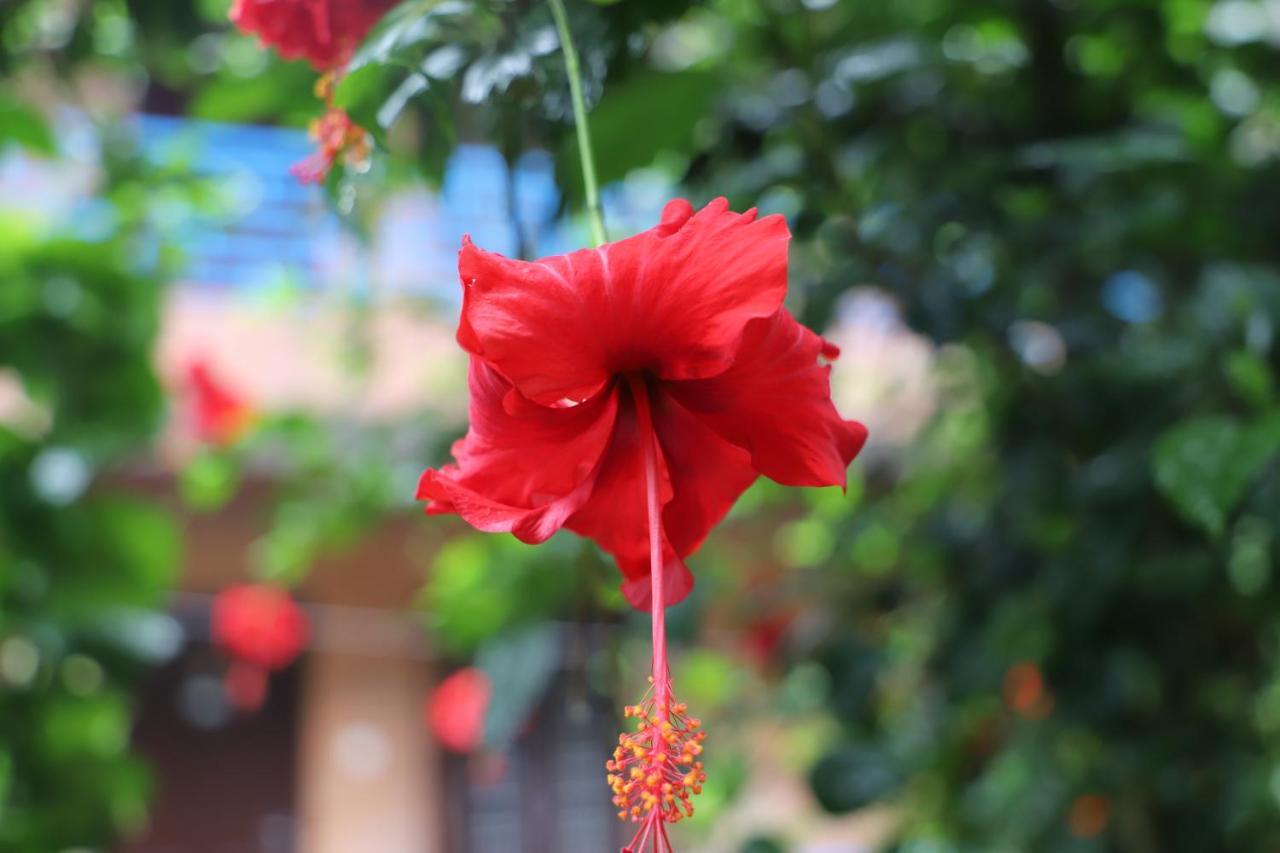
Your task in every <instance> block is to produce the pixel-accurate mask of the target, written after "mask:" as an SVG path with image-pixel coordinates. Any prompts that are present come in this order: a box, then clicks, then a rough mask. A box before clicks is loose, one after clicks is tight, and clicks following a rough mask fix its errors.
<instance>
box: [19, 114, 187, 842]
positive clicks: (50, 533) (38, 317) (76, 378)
mask: <svg viewBox="0 0 1280 853" xmlns="http://www.w3.org/2000/svg"><path fill="white" fill-rule="evenodd" d="M46 136H47V131H42V132H41V133H39V134H34V135H31V134H28V135H27V141H30V140H32V139H34V140H36V141H37V142H39V143H40V144H38V145H37V146H36V147H37V149H42V147H43V140H44V139H45V138H46ZM112 159H113V158H112V157H111V156H108V158H107V162H108V164H110V163H111V162H112ZM128 190H129V186H128V184H127V182H121V183H109V184H108V186H107V187H106V188H105V189H104V194H103V201H104V203H110V202H109V201H108V200H112V199H115V198H116V197H117V196H116V194H117V193H124V194H126V195H127V193H128ZM114 209H115V210H116V211H117V213H119V214H120V220H119V224H120V227H119V230H118V231H114V232H113V233H112V234H110V235H109V236H105V237H103V238H102V239H95V240H92V241H90V240H81V239H73V238H70V237H66V236H58V235H53V236H50V235H48V234H45V233H42V232H41V231H39V230H38V229H36V228H33V227H32V226H31V224H30V223H29V222H26V221H19V220H15V219H13V218H4V219H0V280H3V281H4V286H3V287H2V288H0V376H2V377H3V378H4V379H5V380H7V381H8V382H9V383H11V385H12V387H13V388H15V389H17V388H20V389H21V393H22V398H23V399H24V403H23V405H22V406H17V407H14V409H13V411H12V412H10V413H9V414H11V415H12V417H11V418H6V419H5V420H3V421H0V850H6V851H15V853H17V852H18V851H21V853H32V851H55V850H63V849H70V848H80V847H88V846H91V845H97V844H100V843H102V842H103V841H105V840H109V839H112V838H115V837H118V836H119V835H121V834H123V833H126V832H129V831H133V830H136V829H138V828H140V827H141V826H142V824H143V822H144V820H145V818H146V798H147V795H148V791H149V788H150V780H149V777H148V774H147V773H146V771H145V769H144V767H143V766H142V765H141V764H140V763H139V762H138V761H137V760H136V759H135V758H134V757H133V756H131V755H130V753H129V749H128V746H129V737H130V728H131V724H132V705H133V701H132V698H131V692H132V689H133V687H134V686H135V685H136V684H137V682H138V679H139V676H140V675H141V674H142V673H143V671H144V669H145V667H146V666H147V665H148V664H151V663H155V662H157V661H159V660H162V659H164V658H165V657H167V656H168V655H169V654H172V653H173V652H174V651H175V650H176V648H177V646H178V644H179V642H180V636H179V634H180V629H179V628H178V627H177V625H176V623H174V622H173V621H172V620H170V619H169V618H168V617H166V616H163V615H162V614H161V613H160V612H158V611H159V608H161V607H162V606H163V605H164V604H165V602H166V599H167V593H168V590H169V589H170V587H171V585H172V583H173V581H174V579H175V576H176V571H177V568H178V565H179V558H180V545H181V537H180V534H179V531H178V529H177V527H176V525H175V524H174V521H173V519H172V518H171V517H170V516H169V514H168V513H167V512H166V511H164V510H162V509H160V508H158V507H157V506H153V505H151V504H149V503H146V502H143V501H141V500H139V499H137V498H134V497H126V496H123V495H121V494H117V489H115V488H112V487H111V486H109V485H107V484H105V483H104V482H103V476H104V475H105V474H108V473H110V472H111V471H112V470H113V469H115V468H117V467H118V463H119V461H120V460H121V459H122V458H126V459H127V458H129V457H131V456H132V455H135V454H138V453H140V452H142V451H143V450H144V449H145V442H146V439H147V438H148V436H149V435H150V433H151V431H152V429H153V427H154V426H155V424H156V421H157V418H158V415H159V414H160V409H161V405H160V404H161V397H160V393H159V388H158V386H157V384H156V381H155V377H154V376H153V374H152V369H151V362H150V354H151V347H152V343H153V339H154V336H155V333H156V327H157V310H156V308H157V303H158V299H159V294H160V286H159V280H158V278H157V273H158V269H157V267H156V264H158V263H159V262H160V258H159V256H156V255H155V254H154V253H151V254H150V255H148V254H145V253H140V252H139V251H138V248H139V243H138V241H139V240H143V239H146V235H145V233H144V229H141V228H138V227H135V225H136V221H134V220H132V219H131V217H130V216H129V214H128V212H127V211H128V205H127V204H122V205H117V206H115V207H114Z"/></svg>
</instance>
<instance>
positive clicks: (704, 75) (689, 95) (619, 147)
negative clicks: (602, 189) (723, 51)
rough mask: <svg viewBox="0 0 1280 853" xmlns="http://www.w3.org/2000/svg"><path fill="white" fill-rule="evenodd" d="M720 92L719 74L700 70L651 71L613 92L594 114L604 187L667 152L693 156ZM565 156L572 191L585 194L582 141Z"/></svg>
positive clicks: (574, 143)
mask: <svg viewBox="0 0 1280 853" xmlns="http://www.w3.org/2000/svg"><path fill="white" fill-rule="evenodd" d="M717 89H718V80H717V78H716V76H715V75H714V74H712V73H710V72H707V71H696V70H693V71H675V72H664V71H650V72H646V73H642V74H636V75H634V76H632V77H630V78H628V79H627V80H626V82H624V83H622V84H620V85H618V86H614V87H611V88H609V89H608V90H607V91H606V92H605V97H604V98H603V99H602V100H601V102H600V103H599V105H597V106H596V108H595V109H594V110H593V111H592V113H591V136H592V144H593V146H594V147H595V150H596V155H597V163H596V166H597V169H598V177H599V180H600V183H601V184H607V183H609V182H611V181H616V180H621V179H622V178H625V177H626V176H627V174H628V173H629V172H631V171H633V170H635V169H639V168H642V167H644V166H648V165H651V164H652V163H653V161H654V158H656V157H657V156H658V155H659V154H661V153H662V152H664V151H679V152H682V153H684V152H688V151H689V150H690V149H691V148H692V145H693V139H694V131H695V129H696V128H697V125H698V122H699V121H701V120H702V118H703V117H704V116H706V115H707V114H708V112H710V110H711V104H712V102H713V100H714V98H715V94H716V91H717ZM563 156H564V163H565V168H563V169H562V171H563V173H564V175H565V176H566V178H567V179H568V180H569V181H570V182H571V185H570V188H572V189H575V190H576V191H577V192H579V193H581V180H582V179H581V175H580V174H579V170H578V166H577V163H578V147H577V139H576V137H573V136H570V138H569V139H568V142H567V145H566V147H565V150H564V153H563Z"/></svg>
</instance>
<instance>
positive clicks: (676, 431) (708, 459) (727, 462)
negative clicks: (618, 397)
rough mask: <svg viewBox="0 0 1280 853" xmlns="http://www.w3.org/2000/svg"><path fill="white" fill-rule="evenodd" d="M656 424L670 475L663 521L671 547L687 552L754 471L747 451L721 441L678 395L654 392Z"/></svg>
mask: <svg viewBox="0 0 1280 853" xmlns="http://www.w3.org/2000/svg"><path fill="white" fill-rule="evenodd" d="M653 419H654V428H655V429H656V430H657V432H658V442H659V444H660V446H661V447H662V459H663V462H664V464H665V466H666V470H667V474H668V476H669V477H670V478H671V491H672V498H671V500H670V501H669V502H668V503H667V505H666V506H665V507H663V510H662V526H663V530H664V531H665V533H666V534H667V537H668V538H669V539H670V541H671V545H672V547H673V548H674V549H675V552H676V553H677V554H679V555H680V556H688V555H689V554H692V553H693V552H694V551H696V550H697V548H698V546H699V545H701V544H702V541H703V540H704V539H706V538H707V534H708V533H710V532H711V529H712V528H713V527H715V526H716V525H717V524H719V523H720V520H721V519H723V518H724V517H725V515H726V514H727V513H728V512H729V510H730V508H732V507H733V504H734V501H736V500H737V499H738V496H739V495H741V494H742V493H743V492H744V491H746V490H747V487H748V486H750V485H751V484H752V483H753V482H755V479H756V477H757V472H756V470H755V468H754V467H753V466H752V464H751V454H749V453H747V451H745V450H743V449H742V448H741V447H738V446H737V445H735V444H731V443H730V442H728V441H725V440H724V439H723V438H722V437H721V436H720V435H719V434H718V433H716V432H715V431H714V430H712V429H711V428H710V427H708V426H707V425H706V424H705V423H703V422H702V421H701V420H700V419H699V418H698V417H697V416H695V415H693V414H692V413H691V412H689V410H688V409H686V408H685V407H684V406H683V405H682V404H681V403H680V402H679V401H677V400H675V399H674V398H672V397H671V396H670V395H668V394H665V393H663V392H662V391H659V392H658V393H656V394H654V395H653Z"/></svg>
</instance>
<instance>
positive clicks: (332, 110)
mask: <svg viewBox="0 0 1280 853" xmlns="http://www.w3.org/2000/svg"><path fill="white" fill-rule="evenodd" d="M330 88H331V81H330V80H329V79H328V78H322V79H321V80H320V83H319V85H318V86H317V91H318V92H319V93H320V94H321V96H322V97H324V98H325V100H326V102H328V101H329V100H330V98H331V97H332V95H330V94H325V93H326V92H327V90H328V89H330ZM310 133H311V138H312V139H314V140H315V141H316V145H317V146H318V147H317V148H316V150H315V152H314V153H313V154H312V155H311V156H310V157H308V158H307V159H305V160H303V161H302V162H300V163H295V164H294V165H293V166H292V168H290V169H289V171H290V172H291V173H292V174H293V175H294V176H295V177H296V178H297V179H298V180H299V181H301V182H302V183H304V184H319V183H322V182H323V181H324V179H325V177H326V176H327V175H328V174H329V170H330V169H332V168H333V164H334V163H336V162H338V161H339V160H343V161H344V162H346V163H349V164H353V165H355V164H359V163H362V162H364V161H365V160H366V159H368V157H369V134H368V133H367V132H365V129H364V128H363V127H361V126H360V125H358V124H356V123H355V122H353V121H352V120H351V117H350V116H348V115H347V113H346V111H345V110H340V109H338V108H337V107H335V106H332V105H330V107H329V109H328V110H326V111H325V114H324V115H322V116H321V117H320V118H318V119H316V120H315V121H313V122H311V130H310Z"/></svg>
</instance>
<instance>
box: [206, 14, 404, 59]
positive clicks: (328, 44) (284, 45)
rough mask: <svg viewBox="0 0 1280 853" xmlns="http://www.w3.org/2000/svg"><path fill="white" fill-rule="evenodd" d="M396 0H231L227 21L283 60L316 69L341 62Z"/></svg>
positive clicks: (348, 56) (349, 55) (348, 57)
mask: <svg viewBox="0 0 1280 853" xmlns="http://www.w3.org/2000/svg"><path fill="white" fill-rule="evenodd" d="M393 5H395V0H235V2H234V3H233V4H232V6H231V21H232V23H234V24H235V25H236V26H237V27H239V28H240V29H241V30H244V31H245V32H247V33H251V34H254V35H257V36H258V38H260V39H261V40H262V43H263V44H264V45H266V46H268V47H272V48H275V49H276V51H277V52H279V54H280V55H281V56H283V57H284V58H285V59H306V60H307V61H308V62H310V63H311V64H312V65H313V66H314V67H315V68H316V70H317V71H327V70H330V69H333V68H335V67H337V66H339V65H342V64H344V63H345V62H346V61H347V60H348V59H350V57H351V52H352V51H353V50H354V49H355V46H356V45H357V44H359V43H360V41H361V40H362V39H363V38H364V37H365V36H366V35H367V34H368V32H369V30H370V29H372V27H373V25H374V24H375V23H377V22H378V18H380V17H382V13H383V12H385V11H387V9H390V8H391V7H392V6H393Z"/></svg>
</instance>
